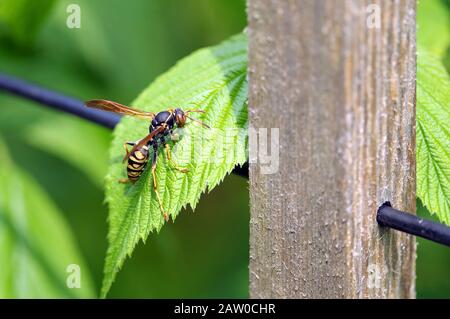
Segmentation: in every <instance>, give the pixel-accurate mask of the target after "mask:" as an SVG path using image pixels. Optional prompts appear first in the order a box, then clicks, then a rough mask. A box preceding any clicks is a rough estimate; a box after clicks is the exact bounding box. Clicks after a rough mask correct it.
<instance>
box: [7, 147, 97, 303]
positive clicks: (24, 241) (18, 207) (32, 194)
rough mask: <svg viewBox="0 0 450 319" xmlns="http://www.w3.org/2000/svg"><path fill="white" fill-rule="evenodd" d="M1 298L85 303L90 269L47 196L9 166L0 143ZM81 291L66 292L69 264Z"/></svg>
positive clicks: (35, 184)
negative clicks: (76, 270) (75, 271)
mask: <svg viewBox="0 0 450 319" xmlns="http://www.w3.org/2000/svg"><path fill="white" fill-rule="evenodd" d="M0 161H1V163H2V165H1V166H0V260H1V261H2V268H1V271H0V298H68V297H76V298H90V297H93V296H94V294H93V291H94V290H93V286H92V284H91V280H90V275H89V270H88V268H87V267H86V265H85V263H84V261H83V259H82V257H81V255H80V253H79V252H78V249H77V247H76V245H75V239H74V238H73V236H72V234H71V231H70V229H69V227H68V225H67V223H66V222H65V220H64V219H63V217H62V214H61V213H60V212H59V211H58V209H57V208H56V207H55V205H54V204H53V203H52V201H51V200H50V198H49V197H48V196H47V194H46V193H45V192H44V191H43V190H42V189H41V188H40V186H39V185H38V184H37V183H36V182H35V181H34V180H33V179H32V178H31V177H30V176H28V175H27V174H25V173H24V172H23V171H22V170H21V169H20V168H19V167H17V166H16V165H14V163H13V161H12V159H11V158H10V156H9V154H8V151H7V149H6V146H5V144H4V143H3V142H2V140H1V139H0ZM73 264H76V265H78V266H79V267H80V274H81V287H80V288H72V289H69V288H68V286H67V278H68V276H69V275H70V273H68V272H67V267H68V266H69V265H73Z"/></svg>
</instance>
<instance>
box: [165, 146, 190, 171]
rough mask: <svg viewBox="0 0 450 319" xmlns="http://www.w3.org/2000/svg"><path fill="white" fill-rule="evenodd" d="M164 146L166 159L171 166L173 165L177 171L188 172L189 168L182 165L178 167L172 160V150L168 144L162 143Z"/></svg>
mask: <svg viewBox="0 0 450 319" xmlns="http://www.w3.org/2000/svg"><path fill="white" fill-rule="evenodd" d="M164 148H165V149H166V155H167V159H168V160H169V163H170V164H171V165H172V167H173V168H174V169H176V170H177V171H179V172H181V173H187V172H189V169H187V168H183V167H179V166H178V165H177V164H176V163H175V162H174V161H173V160H172V152H171V151H170V146H169V144H164Z"/></svg>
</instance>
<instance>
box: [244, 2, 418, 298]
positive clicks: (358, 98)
mask: <svg viewBox="0 0 450 319" xmlns="http://www.w3.org/2000/svg"><path fill="white" fill-rule="evenodd" d="M415 12H416V0H369V1H365V0H248V16H249V30H248V34H249V85H250V86H249V116H250V126H251V127H253V128H269V129H270V128H279V129H280V161H279V163H280V164H279V170H278V172H276V173H275V174H269V175H265V174H262V172H261V171H260V165H259V163H254V164H251V165H250V193H251V195H250V199H251V222H250V296H251V297H252V298H413V297H415V241H414V238H412V237H411V236H409V235H406V234H402V233H399V232H395V231H392V230H386V229H381V228H380V227H379V226H378V225H377V223H376V221H375V216H376V211H377V208H378V206H379V205H381V204H382V203H383V202H384V201H388V200H389V201H391V203H392V205H393V206H394V207H396V208H398V209H401V210H405V211H409V212H415V199H416V196H415V184H416V180H415V74H416V60H415V57H416V46H415V29H416V26H415Z"/></svg>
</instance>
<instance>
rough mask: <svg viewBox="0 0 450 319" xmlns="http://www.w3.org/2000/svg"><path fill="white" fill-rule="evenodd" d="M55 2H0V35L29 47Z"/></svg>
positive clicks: (24, 0)
mask: <svg viewBox="0 0 450 319" xmlns="http://www.w3.org/2000/svg"><path fill="white" fill-rule="evenodd" d="M54 3H55V0H39V1H35V0H0V35H2V36H4V37H7V38H9V39H11V40H12V41H13V42H14V43H15V44H17V45H19V46H22V47H23V46H29V44H30V43H29V42H30V41H32V40H33V38H34V37H35V35H36V33H37V31H38V30H39V28H40V26H41V25H42V23H43V22H44V20H45V18H46V17H47V15H48V14H49V12H50V9H51V8H52V6H53V4H54Z"/></svg>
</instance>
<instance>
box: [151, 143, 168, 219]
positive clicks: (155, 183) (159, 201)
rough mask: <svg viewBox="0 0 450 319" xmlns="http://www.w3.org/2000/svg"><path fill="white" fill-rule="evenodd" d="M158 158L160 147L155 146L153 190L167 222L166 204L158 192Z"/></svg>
mask: <svg viewBox="0 0 450 319" xmlns="http://www.w3.org/2000/svg"><path fill="white" fill-rule="evenodd" d="M157 158H158V149H157V148H156V147H155V148H154V152H153V159H152V176H153V190H154V191H155V194H156V198H157V199H158V204H159V209H160V210H161V213H162V214H163V217H164V220H165V221H166V222H168V221H169V216H168V215H167V213H166V212H165V211H164V206H163V204H162V201H161V197H159V193H158V184H157V182H156V172H155V171H156V159H157Z"/></svg>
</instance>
